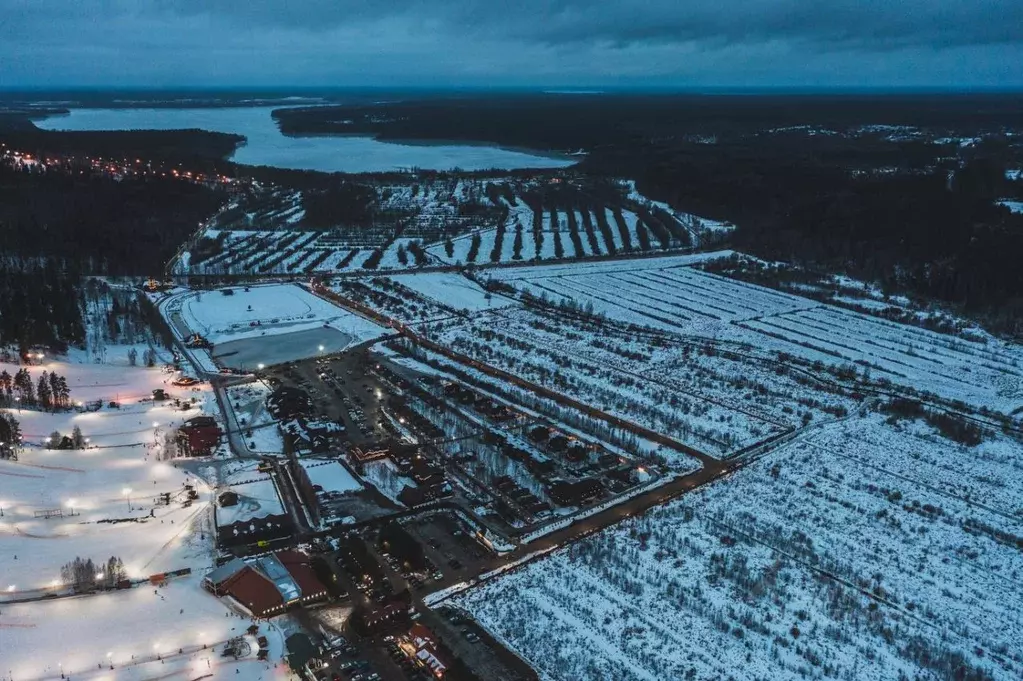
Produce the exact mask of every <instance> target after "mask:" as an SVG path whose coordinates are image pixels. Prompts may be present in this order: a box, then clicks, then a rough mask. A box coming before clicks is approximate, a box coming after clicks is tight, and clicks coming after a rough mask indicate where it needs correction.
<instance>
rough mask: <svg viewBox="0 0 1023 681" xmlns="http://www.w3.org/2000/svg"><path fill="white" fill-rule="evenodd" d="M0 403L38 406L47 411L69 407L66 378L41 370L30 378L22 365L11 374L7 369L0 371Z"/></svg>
mask: <svg viewBox="0 0 1023 681" xmlns="http://www.w3.org/2000/svg"><path fill="white" fill-rule="evenodd" d="M0 404H2V405H3V406H5V407H10V406H12V405H14V404H18V405H19V406H20V407H25V408H32V407H39V408H40V409H46V410H48V411H51V410H57V409H69V408H70V407H71V390H70V389H69V388H68V384H67V379H66V378H64V377H63V376H61V375H59V374H58V373H57V372H56V371H54V372H46V371H44V372H42V373H41V374H39V378H38V379H36V380H33V379H32V374H30V373H29V371H28V369H25V368H24V367H22V368H21V369H19V370H18V371H17V372H16V373H15V374H14V375H13V376H12V375H11V374H10V373H8V372H7V370H3V371H0Z"/></svg>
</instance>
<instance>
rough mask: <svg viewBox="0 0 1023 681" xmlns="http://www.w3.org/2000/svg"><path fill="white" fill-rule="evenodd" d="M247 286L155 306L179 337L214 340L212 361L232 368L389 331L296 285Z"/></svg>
mask: <svg viewBox="0 0 1023 681" xmlns="http://www.w3.org/2000/svg"><path fill="white" fill-rule="evenodd" d="M247 288H248V289H249V290H245V287H237V288H231V289H223V290H217V291H187V290H178V291H176V292H174V293H172V294H170V295H169V296H167V297H165V298H163V299H162V300H161V301H160V310H161V312H162V313H163V314H164V316H165V317H166V318H167V320H168V322H169V323H170V325H171V326H172V327H173V328H174V329H175V330H176V332H177V333H178V334H179V336H181V337H182V338H184V337H186V336H188V335H189V334H191V333H198V334H200V335H202V336H204V337H205V338H206V339H207V340H209V341H210V342H212V343H214V344H216V348H215V349H214V351H213V355H214V356H215V357H216V358H217V360H218V362H219V363H221V364H223V365H226V366H230V367H233V368H237V369H247V370H252V369H255V368H257V366H258V365H259V364H265V365H271V364H278V363H281V362H288V361H292V360H296V359H303V358H306V357H311V356H314V355H316V354H318V353H334V352H341V351H343V350H345V349H347V348H349V347H351V346H352V345H356V344H358V343H361V342H364V341H367V340H372V339H374V338H378V337H381V336H384V335H387V334H388V333H390V332H389V331H388V330H387V329H384V328H382V327H380V326H378V325H377V324H374V323H373V322H371V321H369V320H367V319H365V318H363V317H360V316H358V315H355V314H352V313H351V312H348V311H346V310H342V309H341V308H339V307H337V306H335V305H334V304H332V303H330V302H328V301H326V300H323V299H322V298H319V297H317V296H316V295H314V294H312V293H310V292H309V291H308V290H306V289H305V288H303V287H301V286H298V285H297V284H265V285H261V286H252V287H247ZM225 290H230V291H232V293H231V294H229V295H225V294H224V292H223V291H225ZM202 352H205V351H202ZM192 354H195V355H199V356H201V352H198V351H196V352H193V353H192ZM197 361H199V357H197ZM202 368H203V369H204V370H206V371H211V370H214V371H215V370H216V369H215V367H213V368H212V369H211V368H210V367H206V366H203V367H202Z"/></svg>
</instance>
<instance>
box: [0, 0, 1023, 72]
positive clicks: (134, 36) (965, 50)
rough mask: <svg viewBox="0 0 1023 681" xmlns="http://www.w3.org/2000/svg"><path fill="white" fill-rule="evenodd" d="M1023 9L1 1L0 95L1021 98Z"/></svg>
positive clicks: (436, 0)
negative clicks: (750, 90)
mask: <svg viewBox="0 0 1023 681" xmlns="http://www.w3.org/2000/svg"><path fill="white" fill-rule="evenodd" d="M1021 64H1023V1H1021V0H591V1H589V2H585V1H583V0H546V1H544V0H0V88H25V87H28V88H33V87H37V88H47V87H55V88H56V87H104V86H111V87H180V86H195V87H224V86H239V87H264V86H281V87H285V86H306V87H322V86H351V87H363V86H380V87H387V86H403V87H404V86H423V87H445V86H476V87H478V86H483V87H489V86H494V87H530V86H539V87H595V86H597V87H599V86H605V87H669V88H671V87H678V88H699V87H797V88H799V87H809V88H814V87H830V88H843V87H849V88H854V87H856V88H858V87H891V88H899V87H931V88H943V87H948V88H975V87H976V88H1012V89H1018V88H1023V67H1021Z"/></svg>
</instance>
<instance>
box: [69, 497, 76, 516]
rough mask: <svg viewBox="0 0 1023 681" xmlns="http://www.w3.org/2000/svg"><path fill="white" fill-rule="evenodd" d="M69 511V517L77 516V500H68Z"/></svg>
mask: <svg viewBox="0 0 1023 681" xmlns="http://www.w3.org/2000/svg"><path fill="white" fill-rule="evenodd" d="M67 510H68V514H69V515H74V514H75V500H74V499H68V500H67Z"/></svg>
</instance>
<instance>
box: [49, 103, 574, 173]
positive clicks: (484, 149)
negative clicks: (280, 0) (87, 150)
mask: <svg viewBox="0 0 1023 681" xmlns="http://www.w3.org/2000/svg"><path fill="white" fill-rule="evenodd" d="M274 108H280V107H225V108H182V109H142V108H134V109H73V110H72V111H71V113H70V114H68V115H64V116H53V117H50V118H46V119H42V120H39V121H36V125H37V126H38V127H40V128H43V129H46V130H184V129H190V128H198V129H201V130H211V131H214V132H226V133H234V134H239V135H244V136H245V137H246V139H247V142H246V143H245V144H244V145H242V146H241V147H239V148H238V150H237V151H235V153H234V155H233V156H232V157H231V158H232V160H233V161H235V162H237V163H244V164H247V165H254V166H275V167H278V168H290V169H295V170H319V171H323V172H344V173H369V172H385V171H391V170H396V169H398V168H409V167H416V168H423V169H429V170H449V169H452V168H461V169H462V170H484V169H488V168H499V169H504V170H508V169H513V168H563V167H566V166H569V165H572V164H573V163H575V161H574V160H571V159H567V158H558V157H551V156H539V155H534V154H529V153H524V152H521V151H513V150H510V149H502V148H500V147H492V146H487V145H468V144H459V145H454V144H396V143H391V142H381V141H379V140H376V139H374V138H372V137H364V136H348V135H310V136H302V137H294V136H286V135H283V134H281V131H280V130H279V129H278V127H277V123H276V122H275V121H274V119H273V118H272V117H271V115H270V112H271V111H273V109H274Z"/></svg>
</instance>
